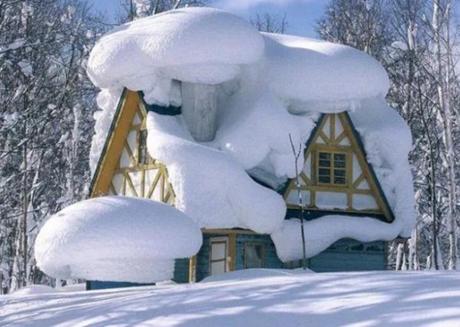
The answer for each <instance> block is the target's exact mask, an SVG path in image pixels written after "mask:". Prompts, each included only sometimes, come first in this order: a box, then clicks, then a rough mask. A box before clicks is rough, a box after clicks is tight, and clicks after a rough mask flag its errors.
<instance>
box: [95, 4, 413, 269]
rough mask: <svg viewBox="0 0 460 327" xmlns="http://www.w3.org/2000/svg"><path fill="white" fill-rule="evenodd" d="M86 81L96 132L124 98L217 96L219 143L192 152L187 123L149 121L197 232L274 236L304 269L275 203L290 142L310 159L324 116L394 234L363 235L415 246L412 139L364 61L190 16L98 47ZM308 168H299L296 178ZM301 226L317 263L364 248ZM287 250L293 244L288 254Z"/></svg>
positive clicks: (381, 227) (177, 100)
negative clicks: (344, 122) (96, 103)
mask: <svg viewBox="0 0 460 327" xmlns="http://www.w3.org/2000/svg"><path fill="white" fill-rule="evenodd" d="M88 74H89V75H90V77H91V79H92V80H93V82H94V83H95V84H96V85H97V86H99V87H101V88H102V89H103V90H102V92H101V93H102V94H103V96H101V101H100V102H101V103H102V104H103V109H104V111H103V112H102V114H101V115H100V117H99V120H100V121H101V122H107V121H109V120H110V119H109V118H107V117H111V115H113V111H114V109H115V108H111V109H110V108H109V107H110V104H111V103H113V99H114V95H116V94H119V92H120V89H122V88H128V89H130V90H134V91H142V92H143V93H144V100H145V101H146V102H147V103H149V104H160V105H163V106H168V105H175V106H180V105H181V103H182V102H183V101H184V100H185V97H184V98H182V95H181V92H180V91H181V89H180V85H181V82H187V83H198V84H201V85H203V84H205V85H213V87H215V93H216V94H217V99H218V100H217V103H218V105H217V110H218V112H217V119H216V126H215V128H216V131H215V132H216V133H215V138H214V139H213V140H212V141H210V142H201V143H200V142H197V141H196V140H194V138H193V137H192V134H191V133H190V129H189V128H188V126H187V123H186V122H185V121H184V119H183V117H181V116H178V117H174V116H161V115H158V114H156V113H153V112H150V113H149V114H148V122H147V128H148V133H149V138H148V148H149V151H150V153H151V154H152V156H153V157H155V158H156V159H158V160H160V161H161V162H163V163H164V164H166V166H167V168H168V172H169V176H170V179H171V183H172V185H173V187H174V190H175V193H176V205H177V208H178V209H180V210H181V211H183V212H185V213H186V214H187V215H188V216H189V217H190V218H191V219H193V220H194V221H195V222H196V223H197V224H198V225H199V226H200V227H205V228H232V227H239V228H249V229H252V230H254V231H256V232H258V233H269V234H273V238H274V240H275V243H277V244H278V245H279V252H280V253H285V255H281V257H283V258H289V260H291V259H295V258H297V259H298V258H299V253H301V250H299V245H300V243H299V242H296V241H293V240H294V238H293V237H291V235H292V233H291V232H290V231H292V230H294V228H291V227H292V226H291V225H292V224H295V222H292V224H291V223H287V222H283V219H284V215H285V212H286V205H285V203H284V201H283V200H282V198H281V196H280V195H279V194H278V193H276V191H274V190H275V189H277V188H279V187H281V186H282V185H283V184H284V182H285V181H286V180H287V179H288V178H293V177H294V176H295V169H294V167H295V166H294V159H293V155H292V150H291V145H290V142H289V137H291V138H292V140H293V144H294V145H296V146H297V145H300V151H302V152H303V151H304V145H305V143H306V142H307V140H308V139H309V137H310V134H311V132H312V130H313V129H314V127H315V125H316V122H317V121H318V118H319V116H320V114H321V113H332V112H343V111H348V112H349V113H350V117H351V119H352V121H353V123H354V124H355V127H356V129H357V130H358V132H359V134H360V136H361V139H362V141H363V145H364V148H365V150H366V153H367V157H368V160H369V162H370V163H371V164H372V166H373V168H374V170H375V172H376V175H377V177H378V179H379V182H380V184H381V186H382V189H383V191H384V193H385V196H386V197H387V200H388V202H389V204H390V206H391V209H392V210H393V212H394V214H395V221H394V222H393V223H392V224H387V223H384V222H379V221H375V223H372V224H367V223H365V221H367V220H366V219H363V220H362V223H360V222H359V221H357V222H356V225H357V226H358V225H359V226H360V227H359V228H358V227H357V228H358V229H360V230H361V231H365V230H366V228H372V235H373V239H391V238H394V237H397V236H398V235H401V236H405V237H408V236H410V234H411V231H412V228H413V226H414V223H415V213H414V196H413V195H414V192H413V188H412V177H411V172H410V167H409V163H408V152H409V151H410V149H411V144H412V140H411V136H410V131H409V128H408V126H407V125H406V123H405V122H404V121H403V120H402V119H401V117H399V115H398V114H397V113H396V112H395V111H394V110H393V109H391V108H389V107H388V105H387V104H386V102H385V99H384V97H385V95H386V93H387V91H388V87H389V80H388V76H387V74H386V73H385V71H384V69H383V68H382V66H381V65H380V64H379V63H378V62H377V61H376V60H375V59H373V58H372V57H370V56H368V55H366V54H365V53H363V52H360V51H358V50H355V49H352V48H350V47H347V46H343V45H338V44H333V43H329V42H324V41H318V40H312V39H307V38H301V37H294V36H288V35H276V34H267V33H259V32H258V31H256V30H255V29H254V28H253V27H252V26H251V25H250V24H249V23H247V22H245V21H244V20H242V19H240V18H237V17H235V16H232V15H231V14H228V13H226V12H223V11H220V10H216V9H210V8H185V9H180V10H175V11H170V12H166V13H163V14H161V15H157V16H154V17H149V18H144V19H139V20H136V21H134V22H132V23H129V24H125V25H123V26H121V27H119V28H117V29H115V30H114V31H113V32H111V33H108V34H107V35H105V36H103V37H102V38H101V40H100V41H99V42H98V44H97V45H96V46H95V47H94V49H93V51H92V53H91V56H90V60H89V63H88ZM117 92H118V93H117ZM211 93H212V92H211ZM199 96H200V95H199ZM201 96H203V94H201ZM102 100H104V101H102ZM97 126H98V127H101V130H99V131H98V134H97V135H96V137H95V138H94V139H93V147H92V157H93V158H97V157H98V156H99V155H100V151H101V149H102V144H103V143H104V139H102V138H101V137H103V135H105V133H106V132H105V129H106V128H107V127H108V124H106V123H100V124H99V123H97ZM303 164H304V163H303V158H302V157H301V158H300V160H299V166H300V167H302V166H303ZM92 170H93V172H94V170H95V165H94V161H93V166H92ZM249 174H251V176H253V177H256V178H257V179H258V180H260V181H263V182H264V184H266V185H269V186H270V187H271V189H270V188H267V187H262V186H261V185H260V184H258V183H257V182H255V181H254V180H252V179H251V178H250V176H249ZM323 222H324V223H323ZM287 224H290V225H289V226H288V225H287ZM306 224H307V225H308V228H309V232H311V233H313V234H315V233H316V232H317V231H324V233H326V234H327V235H325V236H324V239H325V240H327V241H325V242H320V243H318V247H312V249H313V248H315V250H314V251H312V252H311V253H315V254H316V253H317V251H321V250H322V249H324V248H325V247H327V246H328V245H329V244H330V242H333V241H335V240H337V239H338V238H340V237H347V236H350V237H357V238H358V239H363V240H364V238H365V237H362V236H361V235H356V234H354V233H348V232H347V231H349V230H348V229H346V228H345V229H343V230H342V229H341V228H340V226H342V225H341V224H339V227H337V228H329V225H328V224H330V221H329V220H328V219H323V220H319V221H317V222H307V223H306ZM290 226H291V227H290ZM355 227H356V226H355ZM283 233H284V234H283ZM318 235H319V234H318ZM284 240H287V241H286V242H289V241H290V242H291V244H287V246H285V245H286V242H285V241H284ZM319 244H321V246H319ZM312 255H313V254H312Z"/></svg>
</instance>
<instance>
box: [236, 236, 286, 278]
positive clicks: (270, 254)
mask: <svg viewBox="0 0 460 327" xmlns="http://www.w3.org/2000/svg"><path fill="white" fill-rule="evenodd" d="M246 243H259V244H262V245H263V246H264V253H263V268H283V262H282V261H281V260H280V259H279V258H278V256H277V255H276V249H275V245H274V244H273V242H272V239H271V237H270V235H261V234H253V235H248V234H238V235H237V237H236V260H235V261H236V266H235V270H241V269H244V268H245V267H244V250H245V244H246Z"/></svg>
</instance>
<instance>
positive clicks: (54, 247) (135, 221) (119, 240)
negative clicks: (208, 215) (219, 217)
mask: <svg viewBox="0 0 460 327" xmlns="http://www.w3.org/2000/svg"><path fill="white" fill-rule="evenodd" d="M201 242H202V235H201V231H200V229H199V228H198V226H196V225H195V224H194V223H193V222H192V221H191V219H190V218H188V217H187V216H185V215H184V214H183V213H182V212H180V211H178V210H177V209H175V208H173V207H170V206H167V205H165V204H162V203H159V202H154V201H151V200H145V199H139V198H126V197H101V198H94V199H90V200H86V201H82V202H79V203H76V204H73V205H71V206H69V207H67V208H65V209H63V210H61V211H60V212H58V213H57V214H55V215H54V216H52V217H51V218H49V219H48V220H47V221H46V223H45V225H44V226H43V227H42V229H41V230H40V232H39V234H38V236H37V240H36V242H35V258H36V260H37V264H38V266H39V267H40V269H41V270H43V271H44V272H45V273H46V274H48V275H50V276H53V277H55V278H60V279H71V278H75V279H77V278H81V279H88V280H102V281H128V282H138V283H150V282H157V281H161V280H167V279H171V278H172V275H173V270H174V259H175V258H185V257H190V256H193V255H194V254H196V253H197V252H198V250H199V249H200V247H201Z"/></svg>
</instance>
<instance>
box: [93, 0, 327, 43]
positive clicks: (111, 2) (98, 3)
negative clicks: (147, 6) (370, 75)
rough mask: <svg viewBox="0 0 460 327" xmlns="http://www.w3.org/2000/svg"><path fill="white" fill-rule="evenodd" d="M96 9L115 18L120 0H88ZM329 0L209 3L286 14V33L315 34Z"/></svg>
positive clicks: (243, 11)
mask: <svg viewBox="0 0 460 327" xmlns="http://www.w3.org/2000/svg"><path fill="white" fill-rule="evenodd" d="M88 1H89V2H90V3H92V4H93V7H94V9H95V10H97V11H100V12H102V13H104V14H105V15H106V17H108V18H113V17H115V16H116V15H117V13H118V12H119V10H120V2H121V1H120V0H88ZM327 2H328V1H326V0H213V1H212V2H210V3H209V5H210V6H212V7H216V8H221V9H224V10H227V11H230V12H232V13H234V14H236V15H239V16H241V17H243V18H245V19H248V20H249V19H250V18H251V17H254V16H255V15H256V14H257V13H259V14H261V15H263V14H265V13H269V14H272V15H274V16H277V17H279V18H281V17H283V16H284V15H286V18H287V22H288V26H287V31H286V33H288V34H295V35H302V36H309V37H315V36H316V32H315V25H316V22H317V21H318V19H319V18H320V17H321V15H322V14H323V12H324V8H325V6H326V4H327Z"/></svg>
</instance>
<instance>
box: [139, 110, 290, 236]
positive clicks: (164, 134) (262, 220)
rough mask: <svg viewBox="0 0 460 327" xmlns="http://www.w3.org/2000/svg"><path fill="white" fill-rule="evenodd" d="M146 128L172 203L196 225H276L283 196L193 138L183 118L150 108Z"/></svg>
mask: <svg viewBox="0 0 460 327" xmlns="http://www.w3.org/2000/svg"><path fill="white" fill-rule="evenodd" d="M147 129H148V131H149V133H148V141H147V142H148V143H147V145H148V149H149V151H150V153H154V154H155V157H156V158H157V159H158V160H160V161H161V162H163V163H164V164H166V166H167V167H168V173H169V177H170V182H171V183H172V185H173V188H174V191H175V193H176V202H175V205H176V207H177V208H178V209H179V210H181V211H183V212H184V213H185V214H187V215H188V216H190V217H191V218H192V219H193V220H194V221H195V222H196V223H197V224H198V225H199V226H200V227H206V228H233V227H241V228H249V229H251V230H253V231H256V232H258V233H271V232H273V231H274V230H276V229H277V228H279V226H280V225H281V223H282V221H283V219H284V214H285V211H286V206H285V204H284V201H283V199H282V197H281V196H280V195H279V194H277V193H276V192H273V191H271V190H269V189H268V188H266V187H263V186H261V185H259V184H258V183H256V182H254V181H253V180H252V179H251V178H250V177H249V175H248V174H247V173H246V172H245V171H244V170H243V169H242V167H241V166H240V165H239V164H238V163H237V162H235V161H233V160H231V157H230V156H228V155H227V154H225V153H223V152H222V151H219V150H216V149H212V148H209V147H207V146H204V145H201V144H199V143H196V142H194V141H193V140H192V138H191V136H190V135H189V134H188V131H187V129H186V127H185V126H184V124H183V121H182V120H181V118H179V117H177V116H164V115H159V114H156V113H154V112H150V113H149V114H148V117H147Z"/></svg>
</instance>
